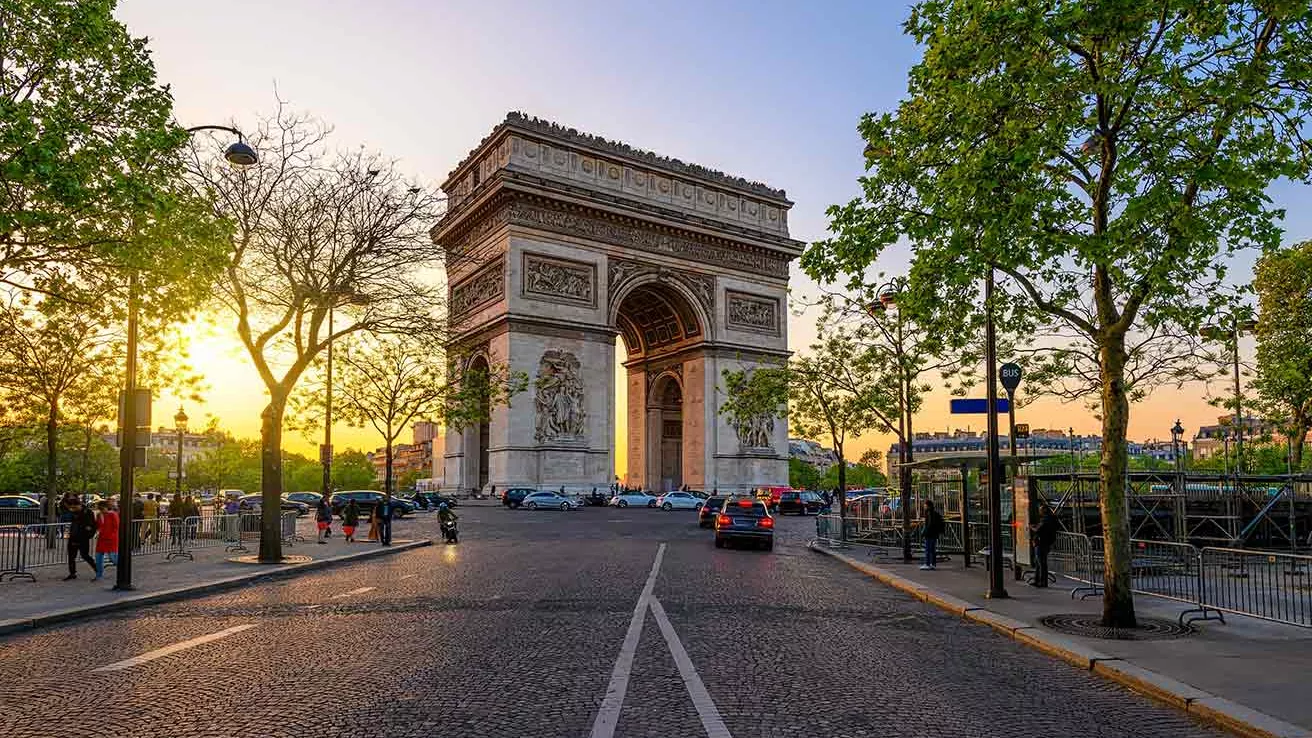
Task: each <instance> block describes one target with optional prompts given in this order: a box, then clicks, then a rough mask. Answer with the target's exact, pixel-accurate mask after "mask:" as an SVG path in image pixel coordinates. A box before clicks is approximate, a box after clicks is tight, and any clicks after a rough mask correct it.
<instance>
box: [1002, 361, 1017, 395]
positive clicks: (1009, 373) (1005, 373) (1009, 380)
mask: <svg viewBox="0 0 1312 738" xmlns="http://www.w3.org/2000/svg"><path fill="white" fill-rule="evenodd" d="M998 377H999V378H1000V379H1001V380H1002V386H1003V387H1004V388H1006V390H1007V394H1009V395H1010V394H1012V393H1014V392H1015V391H1016V388H1017V387H1019V386H1020V364H1011V363H1007V364H1003V365H1002V368H1001V369H999V370H998Z"/></svg>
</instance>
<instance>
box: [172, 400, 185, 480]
mask: <svg viewBox="0 0 1312 738" xmlns="http://www.w3.org/2000/svg"><path fill="white" fill-rule="evenodd" d="M173 427H174V428H177V429H178V479H177V485H176V486H175V487H174V490H173V491H174V493H175V494H177V495H178V496H179V497H180V496H182V437H183V436H184V435H185V434H186V433H187V413H186V412H185V411H184V410H183V409H182V406H181V405H179V406H178V414H177V415H174V416H173Z"/></svg>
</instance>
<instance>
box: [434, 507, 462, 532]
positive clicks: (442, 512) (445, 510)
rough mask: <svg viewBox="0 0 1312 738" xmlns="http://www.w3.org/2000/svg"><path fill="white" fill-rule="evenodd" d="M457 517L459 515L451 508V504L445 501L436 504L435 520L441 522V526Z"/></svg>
mask: <svg viewBox="0 0 1312 738" xmlns="http://www.w3.org/2000/svg"><path fill="white" fill-rule="evenodd" d="M459 519H460V516H459V515H456V513H455V511H454V510H452V509H451V506H450V505H448V504H446V503H445V502H443V503H441V504H440V505H438V506H437V520H438V522H440V523H441V524H442V527H443V528H445V527H446V526H447V525H449V524H450V523H453V522H455V521H457V520H459Z"/></svg>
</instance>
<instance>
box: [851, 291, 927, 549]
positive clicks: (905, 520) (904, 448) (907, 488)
mask: <svg viewBox="0 0 1312 738" xmlns="http://www.w3.org/2000/svg"><path fill="white" fill-rule="evenodd" d="M906 286H907V281H906V278H905V277H894V278H892V279H890V280H888V281H887V282H885V283H884V284H882V285H880V287H879V289H877V290H876V291H875V293H876V294H877V295H879V300H878V301H877V302H873V303H871V304H870V311H871V312H872V313H873V312H875V311H879V312H887V311H889V310H895V311H896V312H897V326H896V331H895V333H894V336H893V357H894V360H895V361H896V362H897V426H898V437H899V440H900V441H901V443H899V444H898V453H897V461H898V465H897V479H898V490H899V494H898V496H899V498H900V499H901V502H900V503H899V504H900V505H901V507H902V561H903V563H907V564H909V563H911V561H912V559H911V466H910V464H911V462H912V461H914V460H915V449H914V447H913V446H912V438H911V437H912V429H911V396H910V395H911V390H910V382H908V381H907V376H906V349H905V347H904V345H903V344H904V339H905V335H904V330H905V326H904V323H903V320H902V311H901V310H899V309H898V306H897V300H898V295H900V294H901V293H902V292H903V291H904V290H906ZM844 494H846V491H844Z"/></svg>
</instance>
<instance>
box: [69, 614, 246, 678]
mask: <svg viewBox="0 0 1312 738" xmlns="http://www.w3.org/2000/svg"><path fill="white" fill-rule="evenodd" d="M255 626H256V623H247V624H246V625H234V626H232V627H231V628H224V629H223V630H221V631H219V632H217V633H210V634H209V635H203V636H199V637H197V638H192V639H190V640H186V641H182V642H180V643H174V644H173V645H171V646H165V647H163V648H157V649H155V650H154V651H147V652H146V653H143V654H141V655H140V656H133V657H132V658H130V659H124V660H123V661H116V662H115V663H112V664H109V665H108V666H102V667H100V668H99V669H92V670H91V673H93V674H94V673H97V672H103V671H122V670H124V669H131V668H132V667H134V666H140V665H141V664H144V663H146V662H147V661H154V660H155V659H158V658H162V657H164V656H168V655H169V654H173V653H177V652H178V651H185V650H187V649H188V648H195V647H196V646H203V645H205V644H206V643H209V642H211V641H217V640H219V639H220V638H227V637H228V636H230V635H236V634H238V633H240V632H242V631H244V630H250V629H251V628H254V627H255Z"/></svg>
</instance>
